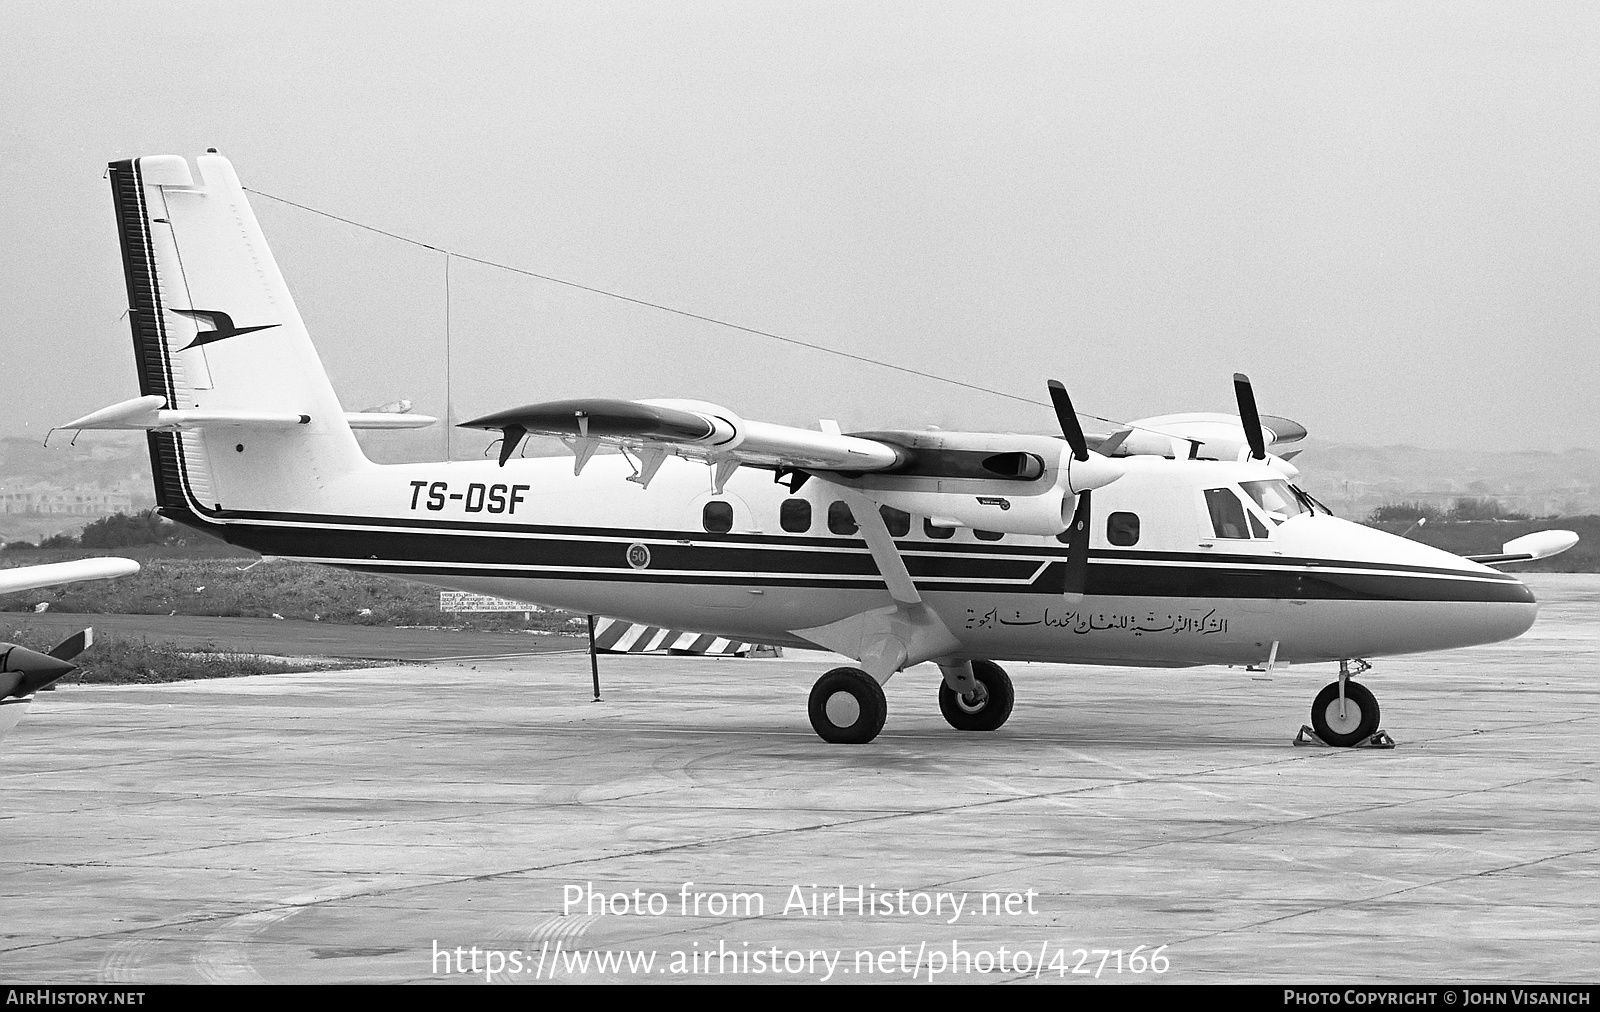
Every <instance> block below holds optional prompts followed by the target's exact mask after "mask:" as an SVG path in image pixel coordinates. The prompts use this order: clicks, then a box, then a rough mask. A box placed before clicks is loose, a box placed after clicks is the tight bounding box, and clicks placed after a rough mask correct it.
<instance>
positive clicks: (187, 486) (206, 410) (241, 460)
mask: <svg viewBox="0 0 1600 1012" xmlns="http://www.w3.org/2000/svg"><path fill="white" fill-rule="evenodd" d="M196 167H197V169H198V170H199V171H198V181H197V179H196V176H195V175H194V174H191V172H190V170H189V165H188V163H187V162H185V161H184V159H183V158H181V157H179V156H177V155H155V156H149V157H145V158H135V159H131V160H128V161H121V162H113V163H111V167H110V173H109V175H110V179H111V189H112V195H113V201H114V204H115V207H116V215H117V238H118V240H119V241H120V242H121V245H122V264H123V270H124V273H125V274H126V276H127V283H128V319H129V321H130V322H131V325H132V328H133V347H134V358H135V362H136V364H137V367H138V370H139V392H140V394H142V395H144V396H145V397H152V396H153V397H160V398H162V399H163V400H164V401H165V402H166V404H165V407H166V408H168V409H173V410H177V411H183V410H187V409H199V412H202V413H203V414H204V415H205V416H207V417H209V418H211V419H218V418H221V419H224V421H222V422H220V423H219V422H216V421H212V422H210V423H208V424H205V425H203V426H200V427H195V428H184V427H182V426H176V427H175V431H157V430H152V431H151V432H150V434H149V440H150V463H151V467H152V469H153V470H154V472H155V485H156V499H157V502H158V503H159V505H160V506H161V510H162V512H163V513H164V514H165V515H167V516H169V517H172V518H173V519H175V520H179V521H182V522H184V523H189V524H191V525H194V526H199V527H206V526H209V525H210V524H211V523H214V522H218V521H220V520H221V519H222V518H223V517H224V515H225V514H227V513H235V512H253V511H259V510H279V509H297V508H305V507H307V506H309V502H307V501H306V500H307V497H308V496H311V495H314V493H315V490H316V489H319V488H321V487H322V486H323V485H324V484H325V483H326V482H327V481H328V480H330V479H332V478H334V477H336V476H338V475H340V474H343V473H345V472H348V471H350V470H352V469H356V468H362V467H365V466H367V461H366V458H365V457H364V456H363V455H362V453H361V449H360V447H359V445H358V444H357V443H356V439H355V436H354V434H353V433H352V432H351V430H350V426H349V424H348V422H347V421H346V420H345V417H344V412H343V409H342V408H341V407H340V404H339V400H338V397H337V396H336V395H335V394H334V391H333V387H332V386H331V385H330V384H329V382H328V377H327V373H326V372H324V370H323V368H322V361H321V359H319V358H318V357H317V352H316V349H314V348H313V347H312V345H311V338H310V336H309V335H308V334H307V333H306V328H305V324H304V323H303V322H302V321H301V319H300V312H299V310H298V309H296V308H295V304H294V299H293V297H292V296H291V295H290V294H289V288H288V286H287V285H285V284H284V280H283V276H282V275H281V274H280V273H279V272H278V266H277V264H276V263H275V262H274V260H273V258H272V252H271V250H269V249H268V248H267V242H266V239H265V237H264V236H263V235H262V233H261V227H260V225H259V224H257V222H256V217H255V213H254V212H253V211H252V210H251V209H250V203H249V201H248V200H247V199H246V197H245V193H244V188H243V187H242V186H241V185H240V184H239V179H238V177H237V176H236V175H234V171H233V166H232V165H231V164H230V163H229V162H228V160H227V159H226V158H223V157H222V156H221V155H218V154H216V153H214V152H212V153H208V154H205V155H201V156H200V157H199V158H198V159H197V160H196ZM152 403H153V402H152ZM285 416H289V418H290V424H289V425H288V426H285V425H284V424H283V423H282V419H283V418H284V417H285ZM295 416H298V418H297V419H296V417H295ZM296 421H298V422H299V424H295V422H296Z"/></svg>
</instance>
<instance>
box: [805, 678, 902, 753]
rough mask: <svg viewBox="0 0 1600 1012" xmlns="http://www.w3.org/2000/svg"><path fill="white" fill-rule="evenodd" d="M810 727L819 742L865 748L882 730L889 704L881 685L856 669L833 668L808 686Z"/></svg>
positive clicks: (887, 714)
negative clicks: (809, 689) (862, 746)
mask: <svg viewBox="0 0 1600 1012" xmlns="http://www.w3.org/2000/svg"><path fill="white" fill-rule="evenodd" d="M807 710H808V712H809V713H810V716H811V726H812V728H814V729H815V730H816V732H817V734H818V735H820V736H821V737H822V740H823V741H827V742H832V743H833V744H835V745H865V744H866V743H867V742H869V741H871V740H872V739H874V738H876V737H877V736H878V732H879V731H882V730H883V722H884V720H885V719H887V718H888V716H889V701H888V700H886V699H885V698H884V696H883V686H881V685H879V684H878V680H877V679H876V678H873V677H872V676H871V675H869V674H867V673H866V672H865V671H862V670H861V669H860V668H834V669H833V670H832V671H830V672H828V673H827V674H825V675H823V676H822V677H821V678H819V679H817V684H815V685H813V686H812V687H811V702H810V705H809V706H808V707H807Z"/></svg>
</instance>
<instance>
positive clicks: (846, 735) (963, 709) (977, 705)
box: [806, 660, 1016, 745]
mask: <svg viewBox="0 0 1600 1012" xmlns="http://www.w3.org/2000/svg"><path fill="white" fill-rule="evenodd" d="M944 666H945V665H944V664H943V663H942V662H941V667H944ZM968 668H969V666H968V665H967V663H966V662H950V664H949V665H948V667H947V668H946V671H945V680H944V681H943V682H941V683H940V684H939V710H940V712H942V713H943V714H944V719H945V720H947V721H949V722H950V726H951V727H953V728H955V729H956V730H958V731H993V730H995V729H996V728H998V727H999V726H1000V725H1002V724H1004V723H1005V722H1006V719H1007V718H1008V717H1010V716H1011V707H1012V705H1013V704H1014V703H1015V702H1016V693H1015V691H1014V690H1013V689H1012V687H1011V677H1010V676H1009V675H1007V674H1006V672H1005V669H1004V668H1002V667H1000V665H998V664H996V663H994V662H993V661H982V660H980V661H972V662H971V664H970V671H969V669H968ZM952 682H954V683H955V686H954V687H952V685H951V683H952ZM806 709H807V712H808V714H809V716H810V717H811V726H812V728H813V729H815V730H816V732H817V734H818V736H820V737H821V738H822V740H823V741H827V742H833V743H834V744H836V745H864V744H866V743H867V742H869V741H871V740H872V739H874V738H876V737H877V736H878V732H879V731H882V730H883V722H884V720H885V719H886V718H887V717H888V715H889V704H888V701H887V700H886V699H885V698H884V695H883V686H882V685H880V684H878V680H877V679H876V678H873V677H872V676H871V675H869V674H867V673H866V672H865V671H862V670H861V669H860V668H834V669H833V670H832V671H829V672H828V673H827V674H825V675H823V676H822V677H821V678H819V679H817V683H816V684H815V685H813V686H812V687H811V700H810V703H809V705H808V706H807V708H806Z"/></svg>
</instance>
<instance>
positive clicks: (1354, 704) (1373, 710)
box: [1294, 658, 1394, 748]
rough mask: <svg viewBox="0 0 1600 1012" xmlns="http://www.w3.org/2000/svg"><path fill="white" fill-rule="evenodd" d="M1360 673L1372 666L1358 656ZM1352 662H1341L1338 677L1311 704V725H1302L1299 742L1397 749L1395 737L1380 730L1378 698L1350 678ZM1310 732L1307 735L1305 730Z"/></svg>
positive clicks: (1358, 670)
mask: <svg viewBox="0 0 1600 1012" xmlns="http://www.w3.org/2000/svg"><path fill="white" fill-rule="evenodd" d="M1355 662H1356V663H1357V664H1359V665H1360V667H1359V668H1357V669H1356V671H1355V673H1356V674H1360V673H1361V672H1363V671H1366V670H1367V669H1368V668H1370V667H1371V666H1372V665H1370V664H1368V663H1367V662H1366V661H1363V660H1361V659H1360V658H1356V659H1355ZM1350 675H1351V671H1350V662H1349V661H1348V660H1344V661H1340V662H1339V680H1338V681H1336V682H1329V683H1328V684H1327V685H1325V686H1323V689H1322V691H1321V692H1319V693H1317V698H1316V699H1315V700H1313V701H1312V703H1311V726H1310V727H1309V728H1307V727H1302V728H1301V729H1300V733H1299V735H1297V736H1296V737H1295V740H1294V743H1295V744H1296V745H1316V744H1322V745H1332V746H1334V747H1336V748H1352V747H1355V746H1362V747H1366V748H1394V739H1392V738H1390V737H1389V736H1388V735H1387V734H1384V733H1383V732H1382V731H1381V730H1379V729H1378V719H1379V716H1380V713H1379V709H1378V700H1377V697H1376V696H1374V695H1373V694H1372V693H1371V692H1370V691H1369V690H1368V689H1367V687H1366V686H1364V685H1362V684H1360V683H1359V682H1352V681H1350ZM1308 731H1309V732H1311V735H1310V736H1309V738H1308V736H1307V733H1306V732H1308Z"/></svg>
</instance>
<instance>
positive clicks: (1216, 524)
mask: <svg viewBox="0 0 1600 1012" xmlns="http://www.w3.org/2000/svg"><path fill="white" fill-rule="evenodd" d="M1205 496H1206V511H1207V512H1208V513H1210V514H1211V528H1212V530H1214V531H1215V532H1216V535H1217V537H1219V538H1238V539H1245V540H1248V539H1249V537H1250V524H1249V521H1247V520H1246V519H1245V513H1244V504H1243V503H1241V502H1240V501H1239V497H1238V496H1236V495H1234V494H1233V491H1232V490H1231V489H1226V488H1208V489H1206V490H1205Z"/></svg>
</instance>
